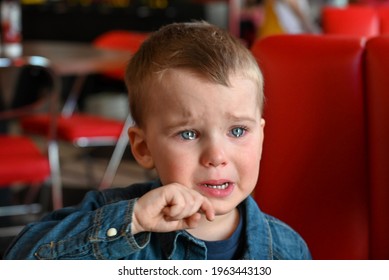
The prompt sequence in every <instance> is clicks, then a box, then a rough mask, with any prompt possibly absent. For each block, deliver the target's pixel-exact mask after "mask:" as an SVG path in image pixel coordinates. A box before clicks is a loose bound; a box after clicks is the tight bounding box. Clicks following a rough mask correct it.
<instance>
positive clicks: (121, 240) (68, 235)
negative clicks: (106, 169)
mask: <svg viewBox="0 0 389 280" xmlns="http://www.w3.org/2000/svg"><path fill="white" fill-rule="evenodd" d="M136 200H137V199H136V198H133V199H129V200H117V201H113V202H112V203H105V201H104V196H103V195H102V193H99V192H95V191H93V192H89V193H88V194H87V195H86V196H85V198H84V200H83V202H82V203H81V204H80V205H79V206H78V207H72V208H71V207H68V208H63V209H60V210H57V211H54V212H52V213H51V214H48V215H47V216H45V217H44V218H43V219H42V220H40V221H39V222H36V223H32V224H29V225H27V226H26V227H25V228H24V229H23V231H22V232H21V233H20V234H19V235H18V236H17V238H16V239H15V240H14V241H13V243H12V244H11V246H10V247H9V248H8V250H7V252H6V253H5V255H4V259H73V260H81V259H121V258H129V257H131V255H132V254H134V253H135V252H138V251H139V250H142V248H144V247H145V246H146V245H147V244H148V243H149V240H150V234H149V233H140V234H136V235H135V236H134V235H132V233H131V222H132V220H131V218H132V213H133V208H134V204H135V203H136Z"/></svg>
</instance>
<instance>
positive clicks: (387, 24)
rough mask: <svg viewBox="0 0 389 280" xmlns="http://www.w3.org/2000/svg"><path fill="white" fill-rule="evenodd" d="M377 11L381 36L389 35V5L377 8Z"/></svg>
mask: <svg viewBox="0 0 389 280" xmlns="http://www.w3.org/2000/svg"><path fill="white" fill-rule="evenodd" d="M376 9H377V13H378V17H379V19H380V34H381V35H383V34H389V5H381V6H377V7H376Z"/></svg>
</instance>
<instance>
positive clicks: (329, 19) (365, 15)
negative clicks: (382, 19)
mask: <svg viewBox="0 0 389 280" xmlns="http://www.w3.org/2000/svg"><path fill="white" fill-rule="evenodd" d="M322 26H323V33H324V34H336V35H355V36H364V37H372V36H377V35H378V34H379V32H380V28H379V19H378V15H377V12H376V10H375V9H374V7H369V6H363V5H349V6H346V7H343V8H339V7H333V6H325V7H324V8H323V9H322Z"/></svg>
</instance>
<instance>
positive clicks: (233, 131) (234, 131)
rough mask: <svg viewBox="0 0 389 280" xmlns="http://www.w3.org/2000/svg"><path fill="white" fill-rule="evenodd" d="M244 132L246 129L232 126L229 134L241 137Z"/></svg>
mask: <svg viewBox="0 0 389 280" xmlns="http://www.w3.org/2000/svg"><path fill="white" fill-rule="evenodd" d="M245 132H246V129H245V128H244V127H234V128H233V129H231V135H232V136H234V137H236V138H239V137H242V136H243V135H244V134H245Z"/></svg>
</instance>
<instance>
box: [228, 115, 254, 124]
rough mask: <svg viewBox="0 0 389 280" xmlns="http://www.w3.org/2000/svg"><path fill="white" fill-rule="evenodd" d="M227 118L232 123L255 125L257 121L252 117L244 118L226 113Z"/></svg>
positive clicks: (243, 116)
mask: <svg viewBox="0 0 389 280" xmlns="http://www.w3.org/2000/svg"><path fill="white" fill-rule="evenodd" d="M227 118H228V119H229V120H231V121H233V122H241V121H245V122H250V123H253V124H255V123H257V120H256V119H255V118H254V117H251V116H246V115H234V114H232V113H228V114H227Z"/></svg>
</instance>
